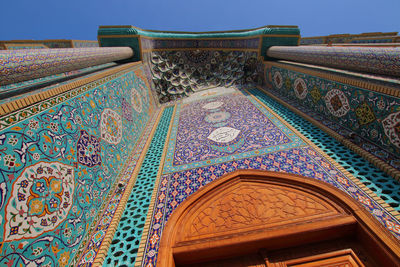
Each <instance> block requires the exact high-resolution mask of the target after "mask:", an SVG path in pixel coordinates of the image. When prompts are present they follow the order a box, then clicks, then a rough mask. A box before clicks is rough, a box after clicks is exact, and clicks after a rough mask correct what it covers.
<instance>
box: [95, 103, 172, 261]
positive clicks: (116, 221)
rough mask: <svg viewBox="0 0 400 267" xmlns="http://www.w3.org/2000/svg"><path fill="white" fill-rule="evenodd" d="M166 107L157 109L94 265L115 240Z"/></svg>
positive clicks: (103, 257) (102, 259)
mask: <svg viewBox="0 0 400 267" xmlns="http://www.w3.org/2000/svg"><path fill="white" fill-rule="evenodd" d="M164 109H165V108H164V107H162V108H161V109H159V110H158V111H157V112H158V114H157V115H156V116H157V117H156V119H155V122H154V124H153V125H152V127H151V132H150V134H149V135H148V138H147V139H144V140H146V142H145V145H144V147H143V149H142V150H141V153H140V156H139V158H138V160H137V163H136V166H135V167H134V170H133V172H132V174H131V175H130V178H129V181H128V182H127V184H126V187H125V191H124V193H123V195H122V197H121V199H120V201H119V203H118V207H117V209H116V211H115V213H114V214H113V218H112V220H111V223H110V224H109V227H108V229H107V232H106V234H105V236H104V239H103V241H102V243H101V245H100V247H99V250H98V252H97V254H96V257H95V259H94V261H93V265H94V266H100V265H102V264H103V262H104V260H105V258H106V256H107V252H108V249H109V247H110V244H111V242H112V240H113V237H114V234H115V232H116V230H117V228H118V225H119V222H120V220H121V216H122V214H123V212H124V209H125V206H126V203H127V202H128V199H129V196H130V194H131V191H132V188H133V187H134V185H135V183H136V178H137V175H138V173H139V170H140V167H141V166H142V163H143V160H144V158H145V156H146V153H147V150H148V148H149V146H150V143H151V140H152V138H153V136H154V133H155V131H156V129H157V126H158V123H159V121H160V119H161V116H162V114H163V111H164Z"/></svg>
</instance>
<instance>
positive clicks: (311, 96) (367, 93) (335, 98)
mask: <svg viewBox="0 0 400 267" xmlns="http://www.w3.org/2000/svg"><path fill="white" fill-rule="evenodd" d="M299 80H302V81H303V82H302V83H301V84H302V85H301V87H302V88H303V89H301V90H302V92H303V95H299V92H298V90H299V84H298V83H296V81H299ZM266 81H267V88H268V90H270V91H271V92H272V93H274V94H277V95H280V97H284V98H285V101H291V103H293V105H294V106H296V107H300V109H307V110H309V111H310V112H312V113H314V114H315V115H318V116H320V117H324V118H325V119H326V120H331V121H332V122H334V123H336V124H338V125H340V126H341V127H342V128H344V129H345V130H346V131H347V132H348V133H351V132H353V133H355V134H356V136H359V137H361V139H365V140H366V141H367V142H360V143H359V144H358V145H359V146H361V147H368V146H369V145H370V144H372V145H371V146H375V147H377V148H376V149H373V150H367V151H369V152H370V153H372V154H376V155H377V156H378V157H380V156H379V154H381V153H382V151H383V153H386V154H388V153H390V154H392V155H391V156H388V157H384V158H382V159H383V160H384V161H386V162H388V163H390V164H391V165H392V166H393V167H394V168H397V169H400V167H399V166H400V165H399V164H400V161H399V157H398V155H400V131H399V130H398V129H399V125H400V124H399V115H398V114H399V112H400V99H399V98H397V97H393V96H390V95H387V94H384V93H379V92H374V91H371V90H366V89H363V88H359V87H355V86H352V85H347V84H343V83H339V82H335V81H332V80H328V79H324V78H320V77H316V76H312V75H308V74H306V73H302V72H297V71H292V70H288V69H285V68H283V67H277V66H272V65H267V66H266ZM304 92H305V93H304ZM307 92H308V93H307ZM307 114H309V112H307ZM311 116H312V117H314V115H311ZM379 147H380V148H379ZM382 148H384V150H382ZM385 150H386V151H385ZM396 155H397V156H396ZM380 158H381V157H380ZM396 158H397V160H396Z"/></svg>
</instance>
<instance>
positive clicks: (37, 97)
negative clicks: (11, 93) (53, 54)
mask: <svg viewBox="0 0 400 267" xmlns="http://www.w3.org/2000/svg"><path fill="white" fill-rule="evenodd" d="M140 64H142V62H141V61H138V62H133V63H127V64H123V65H120V66H116V67H113V68H111V69H106V70H103V71H101V72H100V73H97V74H94V75H92V76H90V77H86V78H82V79H78V80H76V81H72V82H70V83H67V84H63V85H61V86H57V87H54V88H51V89H49V90H46V91H43V92H38V93H37V94H33V95H29V96H26V97H24V98H21V99H24V101H25V102H27V103H29V104H28V105H27V104H24V103H22V101H20V100H21V99H17V100H14V101H11V102H8V103H4V104H1V105H0V117H1V116H4V115H7V114H9V113H11V112H14V111H17V110H19V109H22V108H25V107H27V106H29V105H32V104H35V103H37V102H40V101H42V100H45V99H48V98H50V97H53V96H56V95H59V94H61V93H64V92H67V91H70V90H72V89H75V88H77V87H80V86H83V85H85V84H88V83H90V82H94V81H96V80H98V79H101V78H104V77H106V76H110V75H113V74H115V73H118V72H120V71H124V70H127V69H129V68H132V67H134V66H137V65H140Z"/></svg>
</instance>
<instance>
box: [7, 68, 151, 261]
mask: <svg viewBox="0 0 400 267" xmlns="http://www.w3.org/2000/svg"><path fill="white" fill-rule="evenodd" d="M86 88H87V87H86ZM149 93H150V91H149V88H148V83H147V80H146V79H145V78H144V76H143V70H142V67H141V66H138V67H133V68H132V69H129V70H128V71H124V72H121V73H120V74H118V75H116V76H115V77H114V78H113V79H111V80H107V79H106V80H105V82H103V83H102V82H101V81H97V84H96V86H94V87H92V88H90V89H89V90H82V88H76V89H73V90H72V91H70V92H68V94H66V95H68V96H69V97H64V98H62V97H61V98H60V96H56V97H54V98H50V99H47V100H45V101H43V102H44V103H49V105H46V106H45V107H43V103H39V104H38V105H40V104H42V109H40V110H35V112H31V113H25V114H22V113H23V111H17V112H16V113H15V114H10V115H7V116H5V117H6V118H1V119H2V121H3V122H5V124H3V127H2V129H1V132H0V219H1V221H2V222H3V227H2V230H1V231H2V232H1V236H2V240H1V245H0V265H7V266H33V265H35V266H36V265H40V266H66V265H69V264H75V261H76V259H74V257H75V256H76V255H77V253H78V252H80V248H81V246H83V245H85V244H86V242H87V241H88V236H89V235H90V232H91V231H92V227H93V224H96V220H95V218H96V214H98V212H99V211H100V212H101V208H102V207H103V205H104V203H105V202H107V200H108V199H109V193H110V190H111V188H112V186H113V184H114V183H115V182H116V178H117V177H119V173H121V171H123V167H124V166H125V163H126V162H127V161H128V160H130V158H129V157H130V155H131V153H132V149H133V148H134V147H135V145H136V143H137V142H138V140H139V137H140V136H141V134H142V132H143V129H144V127H145V126H146V124H147V122H148V120H149V118H150V116H151V114H152V113H153V112H154V103H152V102H151V101H150V96H149ZM132 95H134V96H132ZM137 98H140V101H139V102H138V101H136V103H132V99H137ZM134 105H136V108H134V107H133V106H134ZM139 105H140V107H139ZM16 114H18V115H16ZM21 114H22V115H21ZM126 114H131V115H128V116H127V115H126ZM13 116H14V118H15V116H18V118H19V119H18V120H17V121H15V120H12V121H10V118H13ZM132 129H134V130H132Z"/></svg>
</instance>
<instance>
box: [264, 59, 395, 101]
mask: <svg viewBox="0 0 400 267" xmlns="http://www.w3.org/2000/svg"><path fill="white" fill-rule="evenodd" d="M263 63H264V65H266V66H267V65H269V66H274V67H277V68H284V69H287V70H291V71H296V72H301V73H304V74H308V75H312V76H317V77H319V78H323V79H328V80H332V81H335V82H340V83H344V84H348V85H352V86H356V87H360V88H363V89H367V90H371V91H374V92H378V93H382V94H386V95H390V96H394V97H400V89H399V88H396V87H390V86H386V85H382V84H379V83H377V82H374V81H371V80H370V81H364V80H362V78H361V77H344V76H342V75H339V74H334V73H330V72H332V71H330V70H329V69H326V70H314V69H310V68H313V67H318V66H310V68H307V67H303V66H298V65H297V66H294V65H291V64H289V63H282V62H274V61H264V62H263ZM293 63H296V64H297V62H293ZM343 75H351V74H346V73H344V74H343ZM365 79H368V77H365Z"/></svg>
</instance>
